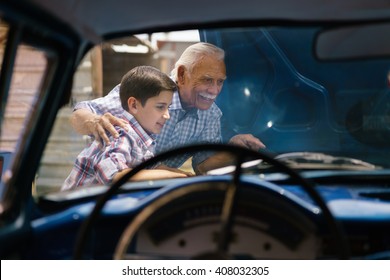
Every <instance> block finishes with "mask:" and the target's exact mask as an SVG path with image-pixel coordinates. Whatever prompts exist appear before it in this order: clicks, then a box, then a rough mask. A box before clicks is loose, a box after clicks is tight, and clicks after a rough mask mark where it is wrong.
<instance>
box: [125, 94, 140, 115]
mask: <svg viewBox="0 0 390 280" xmlns="http://www.w3.org/2000/svg"><path fill="white" fill-rule="evenodd" d="M127 106H128V107H129V112H130V114H136V113H137V111H138V102H137V99H135V98H134V97H133V96H131V97H129V99H127Z"/></svg>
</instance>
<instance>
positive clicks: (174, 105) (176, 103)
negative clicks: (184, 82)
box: [169, 91, 199, 118]
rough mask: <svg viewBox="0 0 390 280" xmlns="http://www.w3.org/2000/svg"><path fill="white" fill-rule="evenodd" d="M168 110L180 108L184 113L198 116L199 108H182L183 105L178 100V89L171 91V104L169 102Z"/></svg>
mask: <svg viewBox="0 0 390 280" xmlns="http://www.w3.org/2000/svg"><path fill="white" fill-rule="evenodd" d="M169 110H172V111H173V110H180V111H181V112H183V113H185V114H188V115H190V116H194V117H196V118H199V110H198V109H197V108H192V109H190V110H184V109H183V106H182V105H181V102H180V96H179V92H178V91H175V92H174V93H173V97H172V104H171V106H170V108H169Z"/></svg>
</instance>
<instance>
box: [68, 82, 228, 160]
mask: <svg viewBox="0 0 390 280" xmlns="http://www.w3.org/2000/svg"><path fill="white" fill-rule="evenodd" d="M81 108H86V109H89V110H90V111H92V112H93V113H95V114H98V115H103V114H104V113H107V112H109V113H111V114H112V115H114V116H118V115H121V114H122V112H123V111H124V110H123V108H122V106H121V102H120V98H119V85H117V86H116V87H114V88H113V89H112V90H111V91H110V93H109V94H108V95H106V96H105V97H101V98H97V99H94V100H91V101H83V102H79V103H78V104H76V106H75V110H77V109H81ZM169 114H170V119H169V120H168V121H167V122H166V123H165V125H164V127H163V129H162V131H161V134H159V135H157V145H156V154H159V153H161V152H163V151H167V150H170V149H173V148H176V147H180V146H186V145H190V144H207V143H220V142H221V141H222V139H221V123H220V121H221V116H222V112H221V110H220V109H219V108H218V106H217V105H216V104H215V103H213V105H212V106H211V107H210V108H209V109H208V110H198V109H196V108H194V109H192V110H189V111H186V110H184V109H183V107H182V105H181V103H180V97H179V93H178V92H175V93H174V94H173V99H172V105H171V106H170V107H169ZM191 156H192V157H193V158H192V165H193V166H194V167H195V166H197V165H198V164H199V163H201V162H202V161H204V160H205V159H206V158H207V157H209V156H210V153H207V152H200V153H196V154H186V155H181V156H177V157H175V158H172V159H169V160H167V161H165V162H164V164H166V165H168V166H170V167H175V168H177V167H180V166H181V165H182V164H183V163H184V162H185V161H186V160H187V159H188V158H190V157H191Z"/></svg>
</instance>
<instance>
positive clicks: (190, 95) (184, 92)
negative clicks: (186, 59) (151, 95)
mask: <svg viewBox="0 0 390 280" xmlns="http://www.w3.org/2000/svg"><path fill="white" fill-rule="evenodd" d="M225 79H226V67H225V63H224V62H223V61H222V60H217V59H216V58H214V57H211V56H206V57H204V58H203V59H201V60H199V62H198V63H197V64H196V65H195V66H194V67H193V69H192V72H191V73H189V71H188V69H182V73H180V72H179V77H178V87H179V92H180V99H181V102H182V105H183V107H184V109H188V108H194V107H196V108H198V109H200V110H207V109H209V108H210V106H211V105H212V104H213V102H214V101H215V99H216V98H217V96H218V94H219V93H220V92H221V89H222V86H223V82H224V81H225Z"/></svg>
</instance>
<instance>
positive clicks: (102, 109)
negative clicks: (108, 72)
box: [73, 85, 123, 116]
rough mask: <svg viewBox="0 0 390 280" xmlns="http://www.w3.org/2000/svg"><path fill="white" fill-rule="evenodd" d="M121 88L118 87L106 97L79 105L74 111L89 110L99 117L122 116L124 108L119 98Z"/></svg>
mask: <svg viewBox="0 0 390 280" xmlns="http://www.w3.org/2000/svg"><path fill="white" fill-rule="evenodd" d="M119 87H120V85H117V86H116V87H114V88H113V89H112V90H111V91H110V92H109V93H108V94H107V95H106V96H104V97H100V98H96V99H93V100H87V101H81V102H79V103H77V104H76V105H75V107H74V108H73V111H75V110H78V109H88V110H90V111H91V112H92V113H95V114H97V115H103V114H105V113H111V114H112V115H114V116H120V115H121V114H122V113H123V108H122V104H121V101H120V97H119Z"/></svg>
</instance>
